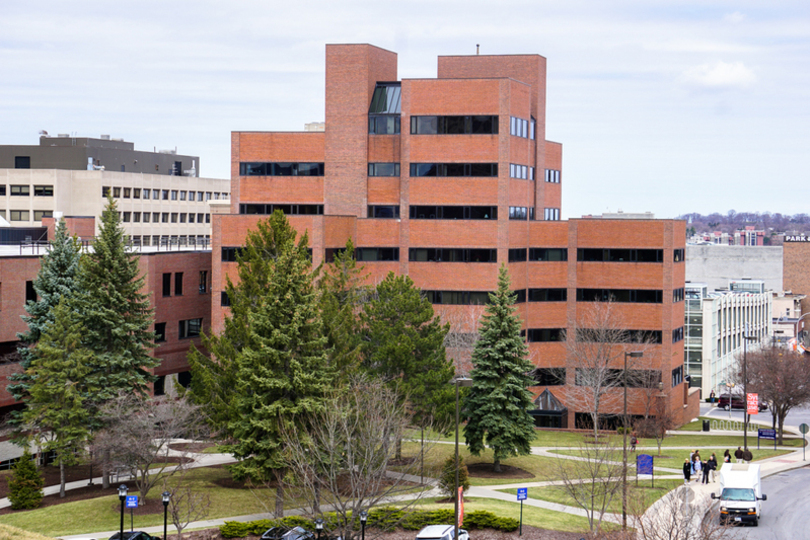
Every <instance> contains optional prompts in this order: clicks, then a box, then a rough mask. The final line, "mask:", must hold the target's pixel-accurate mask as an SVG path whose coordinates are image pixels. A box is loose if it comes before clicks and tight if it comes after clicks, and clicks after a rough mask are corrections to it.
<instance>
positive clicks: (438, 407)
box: [361, 272, 455, 458]
mask: <svg viewBox="0 0 810 540" xmlns="http://www.w3.org/2000/svg"><path fill="white" fill-rule="evenodd" d="M361 320H362V322H363V324H364V326H365V336H364V341H363V357H364V363H365V367H366V369H367V370H368V371H369V372H370V373H371V374H372V375H374V376H377V377H382V378H383V379H384V380H386V381H388V382H389V384H390V385H391V386H392V387H393V388H394V389H395V390H396V392H397V394H398V395H399V396H401V397H402V398H403V399H408V400H410V407H411V411H412V412H413V416H414V423H415V424H416V425H420V426H421V425H426V424H428V423H430V422H433V423H438V424H440V425H441V424H446V423H447V421H448V420H449V419H450V418H452V415H453V403H454V401H453V399H454V398H453V388H452V386H451V385H449V384H448V383H449V382H450V380H451V379H452V378H453V375H454V373H455V370H454V368H453V364H452V362H450V361H449V360H448V359H447V357H446V355H445V348H444V338H445V336H446V335H447V332H448V330H449V326H448V325H443V324H441V321H440V319H439V317H437V316H434V312H433V306H432V305H431V303H430V301H429V300H428V299H427V298H425V297H424V296H422V294H421V292H420V291H419V289H417V288H416V287H415V286H414V284H413V281H412V280H411V278H409V277H408V276H395V275H394V273H393V272H391V273H389V274H388V275H387V276H386V277H385V279H384V280H383V281H381V282H380V283H379V284H378V285H377V289H376V297H375V298H373V299H372V300H371V301H370V302H368V303H367V304H366V305H365V306H364V308H363V313H362V315H361ZM397 457H398V458H399V454H398V456H397Z"/></svg>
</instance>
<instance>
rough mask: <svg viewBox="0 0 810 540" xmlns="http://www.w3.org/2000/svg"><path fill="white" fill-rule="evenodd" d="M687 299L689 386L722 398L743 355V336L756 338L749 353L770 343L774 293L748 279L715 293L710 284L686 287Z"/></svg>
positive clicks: (762, 282)
mask: <svg viewBox="0 0 810 540" xmlns="http://www.w3.org/2000/svg"><path fill="white" fill-rule="evenodd" d="M685 295H686V301H685V310H684V317H685V325H684V340H685V341H684V363H685V368H686V374H687V375H689V376H690V377H691V381H690V386H691V387H698V388H700V389H701V393H702V397H703V398H707V397H709V394H710V393H711V392H712V391H714V392H715V394H717V395H720V394H721V393H723V392H726V391H727V390H728V388H727V387H726V386H725V385H726V383H728V382H730V381H731V375H732V373H733V371H734V370H735V369H736V364H737V359H738V358H739V357H740V356H742V354H743V348H744V347H745V346H746V344H745V341H746V340H745V339H744V338H743V336H744V335H745V336H749V337H753V338H755V340H749V342H748V343H747V346H748V350H749V351H750V350H753V349H756V348H758V347H760V346H761V345H760V344H764V343H768V342H769V341H770V338H771V335H772V318H771V312H772V299H773V295H772V293H771V292H769V291H767V290H766V288H765V282H764V281H762V280H747V279H746V280H739V281H731V282H730V283H729V290H719V291H713V292H709V287H708V285H706V284H705V283H687V284H686V291H685ZM746 328H747V331H746Z"/></svg>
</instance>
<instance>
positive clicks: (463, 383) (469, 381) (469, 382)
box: [453, 377, 473, 540]
mask: <svg viewBox="0 0 810 540" xmlns="http://www.w3.org/2000/svg"><path fill="white" fill-rule="evenodd" d="M472 383H473V381H472V379H468V378H465V377H459V378H457V379H456V381H455V384H456V489H455V491H454V492H453V498H454V499H455V501H456V507H455V512H454V513H453V516H454V519H453V532H454V533H455V536H453V540H458V424H459V418H458V416H459V413H458V388H459V386H472Z"/></svg>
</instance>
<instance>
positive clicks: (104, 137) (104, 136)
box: [101, 135, 110, 141]
mask: <svg viewBox="0 0 810 540" xmlns="http://www.w3.org/2000/svg"><path fill="white" fill-rule="evenodd" d="M101 140H102V141H109V140H110V136H109V135H102V136H101Z"/></svg>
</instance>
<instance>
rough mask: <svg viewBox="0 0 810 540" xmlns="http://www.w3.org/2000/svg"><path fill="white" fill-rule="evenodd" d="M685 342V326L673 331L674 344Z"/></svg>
mask: <svg viewBox="0 0 810 540" xmlns="http://www.w3.org/2000/svg"><path fill="white" fill-rule="evenodd" d="M679 341H683V326H681V327H680V328H676V329H675V330H673V331H672V343H678V342H679Z"/></svg>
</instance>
